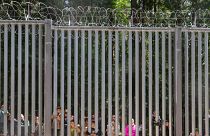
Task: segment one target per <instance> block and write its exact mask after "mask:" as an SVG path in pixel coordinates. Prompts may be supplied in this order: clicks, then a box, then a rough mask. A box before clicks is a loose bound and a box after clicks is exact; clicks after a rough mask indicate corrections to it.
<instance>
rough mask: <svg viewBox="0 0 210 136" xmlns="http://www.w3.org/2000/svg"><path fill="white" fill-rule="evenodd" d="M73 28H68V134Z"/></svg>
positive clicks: (68, 126)
mask: <svg viewBox="0 0 210 136" xmlns="http://www.w3.org/2000/svg"><path fill="white" fill-rule="evenodd" d="M71 33H72V32H71V30H68V49H67V50H68V64H67V65H68V66H67V67H68V75H67V83H68V84H67V90H68V92H67V98H68V100H67V107H68V112H67V116H68V117H67V120H68V125H67V128H68V131H67V132H68V133H67V135H68V136H71V130H70V129H69V128H70V121H71V100H72V98H71V46H72V45H71V44H72V43H71Z"/></svg>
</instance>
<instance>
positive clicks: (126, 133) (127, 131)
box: [125, 119, 136, 136]
mask: <svg viewBox="0 0 210 136" xmlns="http://www.w3.org/2000/svg"><path fill="white" fill-rule="evenodd" d="M135 135H136V125H135V122H134V119H132V124H131V136H135ZM125 136H129V124H128V125H126V127H125Z"/></svg>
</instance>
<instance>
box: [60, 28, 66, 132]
mask: <svg viewBox="0 0 210 136" xmlns="http://www.w3.org/2000/svg"><path fill="white" fill-rule="evenodd" d="M64 46H65V45H64V30H61V61H60V62H61V71H60V72H61V73H60V74H61V78H60V84H61V86H60V87H61V91H60V93H61V94H60V96H61V99H60V103H61V130H60V131H61V133H60V135H61V136H63V135H64V108H65V107H64V82H65V81H64Z"/></svg>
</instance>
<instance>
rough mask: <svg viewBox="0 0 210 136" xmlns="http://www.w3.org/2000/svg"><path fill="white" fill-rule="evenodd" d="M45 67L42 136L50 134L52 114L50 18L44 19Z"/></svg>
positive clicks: (49, 135)
mask: <svg viewBox="0 0 210 136" xmlns="http://www.w3.org/2000/svg"><path fill="white" fill-rule="evenodd" d="M45 21H46V23H45V67H44V98H45V99H44V136H51V114H52V41H51V33H52V32H51V31H52V29H51V24H52V22H51V20H45Z"/></svg>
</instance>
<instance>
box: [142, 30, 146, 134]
mask: <svg viewBox="0 0 210 136" xmlns="http://www.w3.org/2000/svg"><path fill="white" fill-rule="evenodd" d="M145 52H146V50H145V31H142V136H146V89H145V88H146V84H145V83H146V80H145V78H146V77H145V76H146V61H145V58H146V57H145V56H146V53H145Z"/></svg>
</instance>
